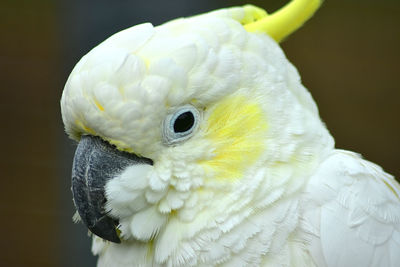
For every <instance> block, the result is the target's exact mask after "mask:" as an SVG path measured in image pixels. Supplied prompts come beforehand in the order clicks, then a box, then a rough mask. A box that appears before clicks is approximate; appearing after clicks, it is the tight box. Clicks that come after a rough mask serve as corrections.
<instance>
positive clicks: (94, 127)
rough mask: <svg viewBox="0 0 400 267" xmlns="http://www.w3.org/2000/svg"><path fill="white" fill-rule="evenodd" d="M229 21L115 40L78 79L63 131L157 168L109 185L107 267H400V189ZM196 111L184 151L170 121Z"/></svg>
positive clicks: (290, 71) (221, 17)
mask: <svg viewBox="0 0 400 267" xmlns="http://www.w3.org/2000/svg"><path fill="white" fill-rule="evenodd" d="M246 10H247V11H248V10H249V9H246V8H233V9H224V10H220V11H215V12H211V13H208V14H205V15H201V16H196V17H192V18H187V19H179V20H174V21H172V22H169V23H166V24H164V25H161V26H158V27H153V26H152V25H151V24H143V25H139V26H135V27H132V28H130V29H127V30H125V31H122V32H120V33H117V34H115V35H114V36H112V37H110V38H109V39H107V40H106V41H105V42H103V43H102V44H100V45H99V46H98V47H96V48H94V49H93V50H92V51H91V52H89V53H88V54H87V55H86V56H84V57H83V58H82V59H81V61H80V62H79V63H78V64H77V66H76V67H75V68H74V70H73V72H72V73H71V75H70V77H69V79H68V81H67V84H66V86H65V90H64V93H63V97H62V100H61V107H62V115H63V121H64V124H65V127H66V131H67V133H68V134H69V135H70V136H71V137H72V138H75V139H77V140H79V138H80V136H81V135H97V136H100V137H102V138H103V139H104V140H107V141H108V142H110V143H112V144H114V145H115V146H116V147H117V148H118V149H120V150H125V151H128V152H130V153H135V154H138V155H141V156H144V157H147V158H151V159H152V160H153V161H154V165H132V166H129V167H127V168H126V169H125V170H124V171H123V172H121V173H120V174H118V176H117V177H115V178H113V179H112V180H110V181H108V182H107V184H106V186H105V193H106V197H107V203H106V206H105V208H106V210H107V211H108V212H109V215H110V216H113V217H114V218H116V219H118V220H119V226H118V228H119V230H120V232H121V234H120V235H121V238H122V243H121V244H115V243H110V242H107V241H103V240H102V239H101V238H99V237H96V236H94V237H93V247H92V250H93V252H94V254H96V255H99V262H98V266H274V267H279V266H282V267H284V266H296V267H301V266H307V267H310V266H320V267H325V266H326V267H336V266H337V267H346V266H349V267H354V266H362V267H364V266H371V267H380V266H392V267H395V266H399V265H400V200H399V197H400V189H399V186H398V184H397V182H396V181H395V180H394V179H393V177H392V176H390V175H388V174H386V173H385V172H384V171H382V169H381V168H380V167H378V166H376V165H374V164H372V163H370V162H367V161H365V160H362V159H361V158H360V157H359V156H358V155H356V154H353V153H351V152H346V151H341V150H336V149H334V141H333V138H332V137H331V135H330V134H329V132H328V131H327V129H326V128H325V126H324V124H323V122H322V121H321V119H320V118H319V115H318V110H317V107H316V105H315V103H314V101H313V100H312V98H311V96H310V94H309V93H308V91H307V90H306V89H305V88H304V87H303V86H302V85H301V81H300V77H299V75H298V73H297V71H296V69H295V68H294V67H293V66H292V65H291V64H290V63H289V62H288V61H287V59H286V58H285V56H284V54H283V52H282V51H281V49H280V48H279V46H278V45H277V43H276V42H275V41H274V40H273V39H271V38H270V37H269V36H267V35H265V34H263V33H249V32H247V31H246V30H245V29H244V27H243V26H242V25H241V22H242V21H243V20H244V19H245V18H246V19H248V15H249V14H247V13H246V12H247V11H246ZM185 105H190V106H192V107H193V108H195V109H196V110H198V112H199V114H200V115H199V117H198V118H197V117H196V119H197V120H199V122H198V123H199V126H198V129H197V128H196V129H195V131H194V133H193V135H190V136H189V138H188V139H187V140H186V139H185V140H184V141H181V142H177V143H176V144H173V145H171V144H168V143H167V142H166V141H165V139H163V132H165V128H163V127H164V125H165V120H166V118H170V117H171V116H170V115H171V114H174V112H176V110H179V108H181V107H184V106H185Z"/></svg>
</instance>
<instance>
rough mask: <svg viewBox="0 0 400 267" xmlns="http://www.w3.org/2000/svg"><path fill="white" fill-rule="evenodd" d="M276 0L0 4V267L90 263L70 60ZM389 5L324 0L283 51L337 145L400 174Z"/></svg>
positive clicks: (391, 1) (395, 33) (396, 29)
mask: <svg viewBox="0 0 400 267" xmlns="http://www.w3.org/2000/svg"><path fill="white" fill-rule="evenodd" d="M286 2H287V1H284V0H264V1H252V0H249V1H239V0H237V1H233V0H232V1H229V0H219V1H216V0H214V1H211V0H202V1H186V0H180V1H163V0H158V1H156V0H147V1H140V2H139V1H133V0H115V1H107V0H93V1H90V0H68V1H67V0H59V1H51V0H35V1H31V0H25V1H24V0H1V3H0V22H1V23H0V33H1V35H0V82H1V83H0V86H1V88H0V101H1V102H0V111H1V114H2V118H3V119H2V127H1V140H2V144H3V146H2V147H3V148H2V150H3V152H4V153H1V156H0V162H1V167H0V173H1V186H0V214H1V222H0V229H1V231H2V234H1V238H0V266H95V260H96V259H95V258H94V257H93V256H91V253H90V239H89V238H88V237H87V230H86V229H85V228H84V227H83V225H82V224H78V225H75V224H73V223H72V219H71V217H72V215H73V213H74V209H73V204H72V200H71V198H72V197H71V192H70V172H71V163H72V157H73V152H74V148H75V144H74V143H73V142H72V141H69V140H68V139H67V136H66V135H65V134H64V132H63V125H62V121H61V115H60V107H59V99H60V97H61V93H62V90H63V86H64V83H65V81H66V79H67V77H68V74H69V73H70V71H71V70H72V68H73V66H74V64H75V63H76V62H77V61H78V60H79V59H80V58H81V57H82V56H83V55H84V54H85V53H87V52H88V51H89V50H90V49H91V48H92V47H93V46H95V45H96V44H98V43H99V42H101V41H102V40H104V39H105V38H106V37H108V36H109V35H111V34H113V33H115V32H117V31H120V30H122V29H124V28H127V27H129V26H132V25H135V24H138V23H142V22H147V21H150V22H152V23H153V24H154V25H157V24H160V23H162V22H165V21H167V20H169V19H172V18H175V17H180V16H189V15H193V14H198V13H202V12H206V11H209V10H213V9H216V8H222V7H228V6H233V5H243V4H246V3H252V4H256V5H258V6H261V7H264V8H265V9H267V10H268V11H270V12H272V11H274V10H276V9H277V8H278V7H280V6H283V5H284V4H285V3H286ZM399 14H400V1H398V0H381V1H376V0H375V1H373V0H363V1H357V0H326V1H325V3H324V5H323V7H322V8H321V9H320V11H319V12H318V13H317V15H316V16H315V17H314V18H313V19H312V20H311V21H309V22H308V23H307V25H306V27H304V28H302V29H300V30H299V31H298V32H296V33H295V34H294V35H292V36H291V37H290V38H289V39H287V40H286V41H285V42H284V43H283V44H282V46H283V48H284V50H285V51H286V54H287V56H288V58H289V59H290V60H291V61H292V62H293V63H294V64H295V65H296V66H297V68H298V69H299V71H300V73H301V75H302V78H303V82H304V84H305V85H306V87H307V88H309V89H310V91H311V92H312V94H313V96H314V98H315V100H316V101H317V103H318V106H319V108H320V113H321V117H322V118H323V120H324V121H325V122H326V124H327V126H328V128H329V130H330V131H331V133H332V134H333V136H334V137H335V138H336V144H337V147H339V148H344V149H349V150H354V151H356V152H359V153H361V154H362V155H363V156H364V157H366V158H367V159H369V160H371V161H374V162H376V163H378V164H380V165H381V166H382V167H383V168H384V169H385V170H386V171H388V172H390V173H392V174H394V175H395V176H397V177H400V168H398V163H399V159H398V155H397V153H399V148H400V138H399V137H400V135H399V131H400V125H399V122H400V121H399V115H400V105H399V99H400V86H399V76H400V72H399V63H400V53H399V48H400V16H399Z"/></svg>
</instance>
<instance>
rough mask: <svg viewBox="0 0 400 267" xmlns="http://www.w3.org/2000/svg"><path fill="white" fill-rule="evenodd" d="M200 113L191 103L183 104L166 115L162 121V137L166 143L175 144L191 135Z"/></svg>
mask: <svg viewBox="0 0 400 267" xmlns="http://www.w3.org/2000/svg"><path fill="white" fill-rule="evenodd" d="M199 117H200V114H199V111H198V110H197V109H196V108H195V107H193V106H192V105H185V106H182V107H180V108H178V109H177V110H175V112H174V113H173V114H169V115H167V117H166V118H165V120H164V123H163V138H164V142H165V143H166V144H167V145H172V144H176V143H178V142H180V141H183V140H186V139H188V138H189V137H191V136H192V134H193V131H194V130H195V129H196V127H197V124H198V120H199Z"/></svg>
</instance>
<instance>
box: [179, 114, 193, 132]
mask: <svg viewBox="0 0 400 267" xmlns="http://www.w3.org/2000/svg"><path fill="white" fill-rule="evenodd" d="M193 125H194V116H193V113H192V112H190V111H186V112H185V113H182V114H180V115H179V116H178V117H177V118H176V119H175V122H174V132H175V133H184V132H186V131H189V130H190V129H191V128H192V127H193Z"/></svg>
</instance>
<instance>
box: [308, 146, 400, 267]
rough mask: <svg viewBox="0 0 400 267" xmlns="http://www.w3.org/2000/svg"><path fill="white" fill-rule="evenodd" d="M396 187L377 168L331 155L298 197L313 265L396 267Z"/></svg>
mask: <svg viewBox="0 0 400 267" xmlns="http://www.w3.org/2000/svg"><path fill="white" fill-rule="evenodd" d="M399 188H400V187H399V185H398V183H397V182H396V180H395V179H394V178H393V177H392V176H391V175H389V174H387V173H385V172H384V171H383V170H382V168H380V167H379V166H377V165H375V164H373V163H371V162H368V161H366V160H363V159H362V158H361V157H360V156H359V155H357V154H355V153H352V152H348V151H343V150H335V152H334V153H333V154H332V155H331V156H330V157H328V158H327V159H326V160H325V161H324V162H323V163H322V164H321V166H320V167H319V169H318V170H317V172H316V173H315V174H314V175H313V176H312V177H311V179H310V182H309V184H308V186H307V188H306V190H305V194H304V210H305V212H304V213H303V218H302V221H303V229H304V230H305V231H306V232H308V233H309V234H310V236H311V242H310V245H309V250H310V253H311V254H312V256H313V258H314V259H315V262H316V264H317V266H321V267H325V266H326V267H347V266H348V267H357V266H362V267H364V266H370V267H381V266H385V267H386V266H387V267H396V266H400V242H399V241H400V231H399V230H400V198H399V195H400V193H399V192H400V190H399Z"/></svg>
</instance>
